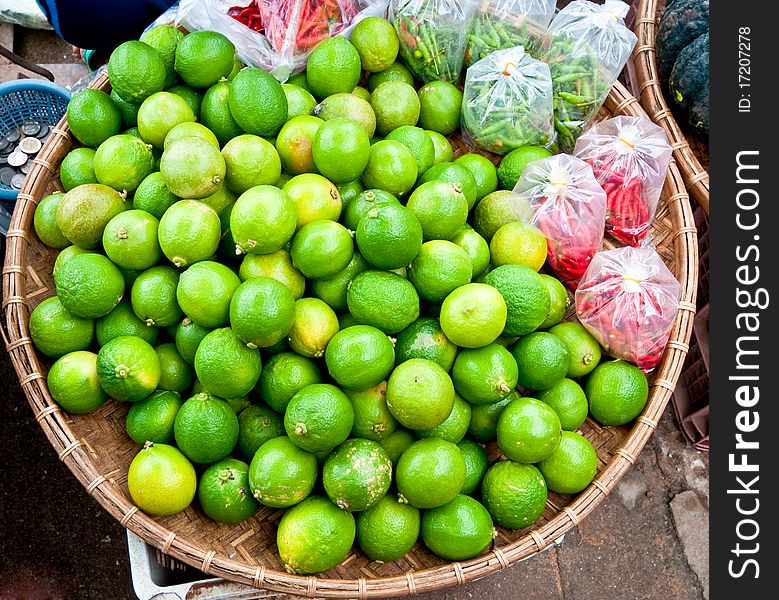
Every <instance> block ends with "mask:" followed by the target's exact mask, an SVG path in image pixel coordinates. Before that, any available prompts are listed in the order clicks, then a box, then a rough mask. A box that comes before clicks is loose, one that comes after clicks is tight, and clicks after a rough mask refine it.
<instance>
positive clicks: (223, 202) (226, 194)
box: [200, 185, 238, 223]
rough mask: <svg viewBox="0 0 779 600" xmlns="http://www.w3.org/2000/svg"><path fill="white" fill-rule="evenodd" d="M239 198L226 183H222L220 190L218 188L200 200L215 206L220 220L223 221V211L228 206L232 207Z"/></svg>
mask: <svg viewBox="0 0 779 600" xmlns="http://www.w3.org/2000/svg"><path fill="white" fill-rule="evenodd" d="M237 199H238V196H237V195H236V194H234V193H233V192H231V191H230V189H229V188H228V187H227V186H226V185H220V186H219V189H218V190H216V191H215V192H214V193H213V194H211V195H210V196H206V197H205V198H201V199H200V202H202V203H203V204H205V205H207V206H210V207H211V208H213V209H214V211H215V212H216V214H218V215H219V220H220V223H221V220H222V213H223V212H224V211H225V210H226V209H227V207H228V206H230V207H231V206H232V205H233V204H235V201H236V200H237ZM228 221H229V217H228Z"/></svg>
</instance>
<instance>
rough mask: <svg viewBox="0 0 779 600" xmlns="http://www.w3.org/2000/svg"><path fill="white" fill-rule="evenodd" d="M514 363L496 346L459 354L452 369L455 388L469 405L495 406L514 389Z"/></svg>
mask: <svg viewBox="0 0 779 600" xmlns="http://www.w3.org/2000/svg"><path fill="white" fill-rule="evenodd" d="M517 377H518V371H517V363H516V361H515V360H514V357H513V356H512V355H511V352H509V351H508V350H506V349H505V348H504V347H503V346H501V345H500V344H497V343H494V342H493V343H492V344H490V345H488V346H484V347H483V348H467V349H465V350H462V351H460V353H459V354H458V355H457V358H456V359H455V361H454V367H452V380H453V381H454V387H455V389H456V390H457V392H458V393H459V394H461V395H462V397H463V398H465V399H466V400H468V402H470V403H472V404H477V405H478V404H494V403H495V402H498V401H500V400H502V399H503V398H505V397H506V396H508V395H509V394H510V393H511V391H512V390H513V389H514V388H515V387H516V385H517Z"/></svg>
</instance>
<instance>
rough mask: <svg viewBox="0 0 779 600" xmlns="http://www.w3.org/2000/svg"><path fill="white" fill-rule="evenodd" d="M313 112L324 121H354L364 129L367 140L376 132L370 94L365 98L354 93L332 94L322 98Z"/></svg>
mask: <svg viewBox="0 0 779 600" xmlns="http://www.w3.org/2000/svg"><path fill="white" fill-rule="evenodd" d="M313 114H315V115H316V116H317V117H319V118H320V119H323V120H325V121H330V120H331V119H338V118H344V119H349V120H351V121H354V122H355V123H357V124H358V125H360V126H361V127H362V128H363V129H365V133H366V134H368V139H369V140H370V138H372V137H373V135H374V133H376V114H375V113H374V112H373V107H371V104H370V94H368V98H367V99H365V98H360V97H359V96H357V95H355V94H354V93H349V94H346V93H340V94H333V95H332V96H328V97H327V98H325V99H324V100H322V102H321V103H319V104H318V105H317V106H316V107H315V108H314V113H313Z"/></svg>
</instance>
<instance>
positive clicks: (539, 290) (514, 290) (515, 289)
mask: <svg viewBox="0 0 779 600" xmlns="http://www.w3.org/2000/svg"><path fill="white" fill-rule="evenodd" d="M484 283H486V284H488V285H490V286H492V287H494V288H495V289H496V290H498V291H499V292H500V295H501V296H502V297H503V299H504V300H505V301H506V307H507V311H508V312H507V317H506V326H505V328H504V330H503V335H505V336H509V337H515V336H518V335H525V334H527V333H530V332H532V331H535V330H536V329H537V328H538V327H539V325H541V323H543V321H544V319H546V315H548V314H549V305H550V299H549V291H548V289H547V287H546V284H545V283H544V281H543V279H541V276H540V275H539V274H538V273H536V272H535V271H533V269H531V268H530V267H527V266H524V265H503V266H500V267H498V268H496V269H493V270H492V271H490V272H489V273H487V275H486V276H485V277H484ZM520 383H521V382H520Z"/></svg>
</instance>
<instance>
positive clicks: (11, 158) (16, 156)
mask: <svg viewBox="0 0 779 600" xmlns="http://www.w3.org/2000/svg"><path fill="white" fill-rule="evenodd" d="M26 162H27V155H26V154H25V153H24V152H20V151H19V150H14V151H13V152H12V153H11V154H9V155H8V164H9V165H11V166H12V167H21V166H22V165H23V164H24V163H26Z"/></svg>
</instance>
